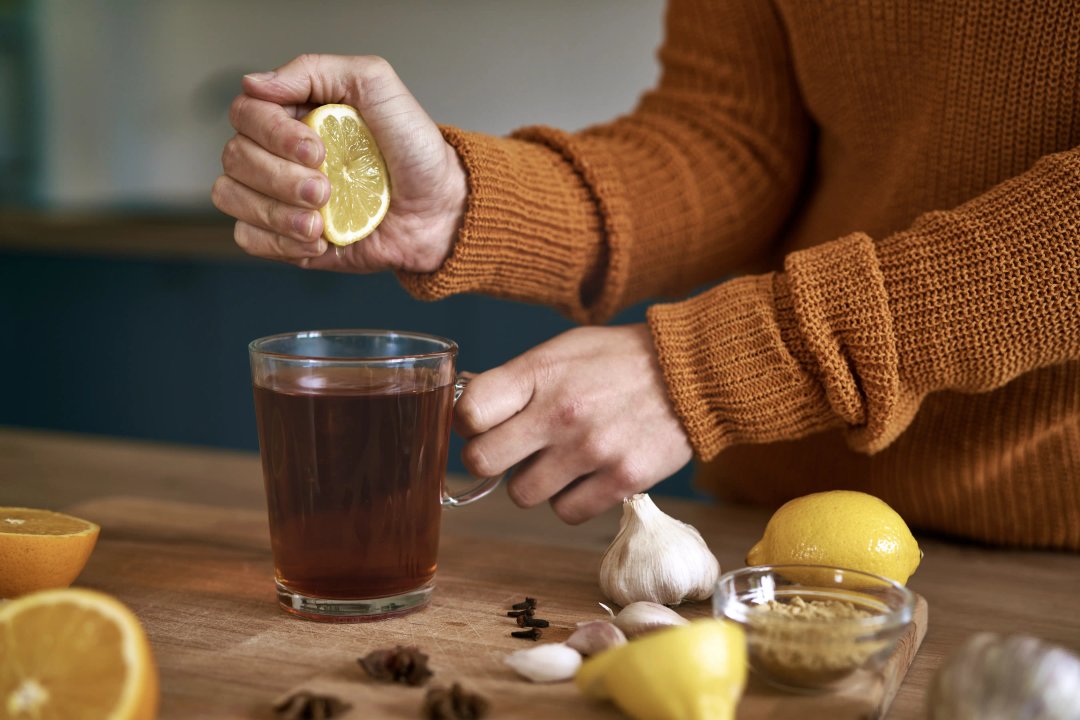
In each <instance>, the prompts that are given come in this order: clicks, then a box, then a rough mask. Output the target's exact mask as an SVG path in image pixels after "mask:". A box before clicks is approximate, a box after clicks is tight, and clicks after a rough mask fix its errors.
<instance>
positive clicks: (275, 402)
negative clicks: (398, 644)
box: [254, 373, 454, 599]
mask: <svg viewBox="0 0 1080 720" xmlns="http://www.w3.org/2000/svg"><path fill="white" fill-rule="evenodd" d="M338 380H339V379H338V378H335V376H334V375H333V374H332V373H329V374H326V375H324V377H322V378H321V379H320V385H319V387H315V388H310V389H308V388H303V387H302V386H301V387H297V384H295V383H292V382H288V383H281V384H278V383H275V382H272V381H271V382H269V383H268V384H269V385H271V386H276V387H279V386H282V385H284V386H285V387H288V388H289V389H288V390H285V391H282V390H276V389H275V390H271V389H268V388H266V387H260V386H258V385H256V386H255V389H254V390H255V412H256V415H257V419H258V427H259V446H260V449H261V453H262V462H263V475H264V479H265V483H266V498H267V505H268V509H269V516H270V538H271V542H272V544H273V551H274V562H275V566H276V567H275V569H276V572H277V578H278V581H279V582H280V583H281V584H283V585H285V586H286V587H287V588H288V589H289V590H291V591H293V592H296V593H300V594H302V595H306V596H312V597H318V598H331V599H366V598H378V597H385V596H389V595H395V594H397V593H402V592H407V591H410V590H415V589H416V588H418V587H421V586H423V585H424V584H426V583H428V582H430V581H431V580H432V578H433V576H434V575H435V567H436V557H437V553H438V545H439V524H440V519H441V513H442V510H441V505H440V499H441V497H442V484H443V477H444V474H445V472H446V457H447V446H448V443H449V436H450V418H451V412H452V407H453V397H454V388H453V385H444V386H442V387H436V388H419V389H400V388H394V387H386V388H350V387H349V386H348V384H347V383H346V382H344V381H342V382H339V381H338Z"/></svg>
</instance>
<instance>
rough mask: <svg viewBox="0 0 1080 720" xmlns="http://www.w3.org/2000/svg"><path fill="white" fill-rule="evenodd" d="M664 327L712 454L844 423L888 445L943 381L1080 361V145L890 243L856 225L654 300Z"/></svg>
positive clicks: (688, 417)
mask: <svg viewBox="0 0 1080 720" xmlns="http://www.w3.org/2000/svg"><path fill="white" fill-rule="evenodd" d="M649 323H650V327H651V330H652V333H653V338H654V340H655V343H656V346H657V348H658V351H659V354H660V359H661V364H662V366H663V369H664V373H665V375H666V380H667V383H668V388H669V390H670V392H671V395H672V399H673V401H674V403H675V405H676V408H677V411H678V413H679V415H680V416H681V418H682V420H683V422H684V424H685V426H686V428H687V430H688V432H689V434H690V438H691V442H692V443H693V445H694V448H695V450H696V451H697V453H698V454H699V455H700V456H701V457H702V458H704V459H706V460H708V459H711V458H713V457H714V456H715V455H717V454H718V453H719V452H720V451H721V450H723V449H724V448H725V447H727V446H729V445H733V444H738V443H756V442H770V441H774V440H783V439H794V438H798V437H801V436H804V435H808V434H810V433H813V432H816V431H818V430H823V429H826V428H833V427H845V428H847V430H848V440H849V444H850V445H851V446H852V447H853V448H855V449H856V450H860V451H863V452H867V453H873V452H875V451H878V450H881V449H883V448H884V447H886V446H887V445H888V444H889V443H890V442H892V440H894V439H895V438H896V437H897V436H898V435H899V434H900V433H901V432H902V431H903V430H904V428H905V427H906V426H907V425H908V423H909V422H910V421H911V419H912V418H913V417H914V415H915V413H916V411H917V410H918V408H919V405H920V403H921V402H922V399H923V398H924V397H925V396H926V395H927V394H928V393H932V392H934V391H937V390H945V389H951V390H957V391H961V392H973V393H974V392H983V391H988V390H992V389H994V388H997V387H1000V386H1002V385H1004V384H1005V383H1007V382H1008V381H1009V380H1011V379H1013V378H1015V377H1017V376H1018V375H1020V374H1022V373H1024V372H1026V371H1029V370H1033V369H1035V368H1039V367H1044V366H1049V365H1053V364H1056V363H1060V362H1064V361H1067V360H1071V359H1078V358H1080V148H1076V149H1073V150H1070V151H1066V152H1063V153H1058V154H1054V155H1049V156H1046V157H1044V158H1043V159H1041V160H1040V161H1039V162H1038V163H1036V164H1035V165H1034V166H1033V167H1032V168H1031V169H1030V170H1029V171H1028V172H1026V173H1025V174H1023V175H1020V176H1018V177H1015V178H1012V179H1010V180H1008V181H1006V182H1004V183H1002V184H1000V185H998V186H997V187H995V188H993V189H991V190H990V191H988V192H987V193H985V194H983V195H981V196H979V197H977V198H975V199H973V200H971V201H969V202H967V203H966V204H964V205H962V206H960V207H958V208H956V209H955V210H952V211H948V212H931V213H927V214H925V215H922V216H921V217H919V218H918V220H917V221H916V222H915V223H914V224H913V225H912V226H911V227H910V228H909V229H908V230H906V231H904V232H900V233H897V234H895V235H891V236H889V237H886V238H884V239H882V240H881V241H880V242H878V243H875V242H873V241H872V240H871V239H870V238H869V237H867V236H866V235H863V234H854V235H850V236H848V237H844V238H841V239H838V240H835V241H832V242H829V243H826V244H824V245H820V246H817V247H814V248H811V249H808V250H803V251H799V252H795V253H792V254H791V255H789V256H788V257H787V258H786V260H785V264H784V272H781V273H774V274H768V275H760V276H750V277H743V278H739V279H736V280H733V281H731V282H727V283H724V284H722V285H719V286H717V287H715V288H713V289H711V290H709V291H707V292H705V293H703V294H701V295H698V296H695V297H693V298H691V299H689V300H687V301H684V302H681V303H674V304H667V305H658V306H655V307H653V308H651V309H650V311H649ZM1077 392H1080V388H1077ZM1033 401H1034V400H1033Z"/></svg>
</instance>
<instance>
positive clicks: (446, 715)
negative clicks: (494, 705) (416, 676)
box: [421, 683, 490, 720]
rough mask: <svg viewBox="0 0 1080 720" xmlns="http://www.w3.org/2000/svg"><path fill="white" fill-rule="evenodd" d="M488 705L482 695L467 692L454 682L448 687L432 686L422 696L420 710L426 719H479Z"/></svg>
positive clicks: (484, 713) (486, 711)
mask: <svg viewBox="0 0 1080 720" xmlns="http://www.w3.org/2000/svg"><path fill="white" fill-rule="evenodd" d="M489 709H490V705H489V703H488V701H487V698H485V697H484V696H483V695H478V694H477V693H474V692H469V691H468V690H466V689H465V688H463V687H461V684H460V683H454V684H453V685H452V686H451V687H450V688H449V689H447V688H444V687H434V688H431V689H430V690H428V692H427V695H426V696H425V697H424V707H423V710H422V712H421V714H422V715H423V717H425V718H427V720H480V718H482V717H484V716H485V715H487V713H488V710H489Z"/></svg>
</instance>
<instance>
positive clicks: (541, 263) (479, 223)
mask: <svg viewBox="0 0 1080 720" xmlns="http://www.w3.org/2000/svg"><path fill="white" fill-rule="evenodd" d="M441 130H442V132H443V137H445V138H446V141H447V142H448V143H450V144H451V145H452V146H453V147H454V148H455V150H457V152H458V155H459V156H460V157H461V160H462V162H463V164H464V166H465V170H466V173H467V174H468V184H469V199H468V206H467V208H466V212H465V217H464V220H463V223H462V227H461V230H460V232H459V234H458V237H457V240H456V242H455V243H454V248H453V251H452V253H451V255H450V257H449V258H447V260H446V261H445V262H444V263H443V265H442V267H440V268H439V269H438V270H436V271H435V272H433V273H426V274H419V273H408V272H399V273H398V279H399V280H400V282H401V284H402V285H403V286H404V287H405V288H406V289H407V290H408V291H409V292H410V293H411V294H412V295H413V296H414V297H416V298H419V299H421V300H438V299H441V298H444V297H447V296H449V295H452V294H457V293H467V292H477V293H485V294H489V295H494V296H496V297H502V298H509V299H514V300H522V301H525V302H535V303H545V304H549V305H554V306H555V307H556V308H558V309H559V310H561V311H562V312H564V313H566V314H568V315H571V316H572V317H575V318H578V319H582V318H583V317H584V315H585V310H584V308H583V307H582V302H581V297H580V296H581V288H582V284H583V281H584V278H585V277H586V276H587V275H588V274H589V273H590V272H593V271H594V266H595V264H596V262H597V257H598V255H599V254H600V249H601V247H602V241H601V238H600V220H599V218H598V215H597V212H596V206H595V203H594V201H593V198H592V196H591V195H590V192H589V190H588V189H587V188H586V187H585V185H584V183H583V181H582V178H581V177H580V175H579V174H578V173H577V172H575V170H574V168H573V167H572V166H571V165H570V164H569V163H567V162H566V161H565V159H564V158H563V157H562V156H561V155H560V153H558V152H557V151H555V150H553V149H551V148H549V147H546V146H544V145H542V144H537V143H532V142H526V141H523V140H519V139H514V138H497V137H492V136H490V135H483V134H479V133H470V132H465V131H462V130H458V129H456V128H452V127H442V128H441ZM553 190H555V191H553ZM583 238H586V239H588V238H591V239H592V241H591V242H583V241H582V239H583Z"/></svg>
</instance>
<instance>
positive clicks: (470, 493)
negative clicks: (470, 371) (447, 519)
mask: <svg viewBox="0 0 1080 720" xmlns="http://www.w3.org/2000/svg"><path fill="white" fill-rule="evenodd" d="M468 384H469V378H467V377H464V376H462V375H458V376H457V378H456V379H455V380H454V403H455V404H456V403H457V401H458V398H460V397H461V394H462V393H463V392H465V386H466V385H468ZM504 477H506V473H502V474H501V475H498V476H496V477H489V478H481V479H480V482H479V483H477V484H476V485H475V486H473V487H471V488H469V489H468V490H466V491H465V492H463V493H461V494H460V495H451V494H450V493H448V492H446V487H445V486H444V487H443V492H442V504H443V507H460V506H462V505H468V504H469V503H473V502H476V501H477V500H479V499H480V498H482V497H484V496H485V495H487V494H489V493H490V492H491V491H492V490H494V489H495V488H496V487H497V486H498V484H499V483H500V482H502V479H503V478H504Z"/></svg>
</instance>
